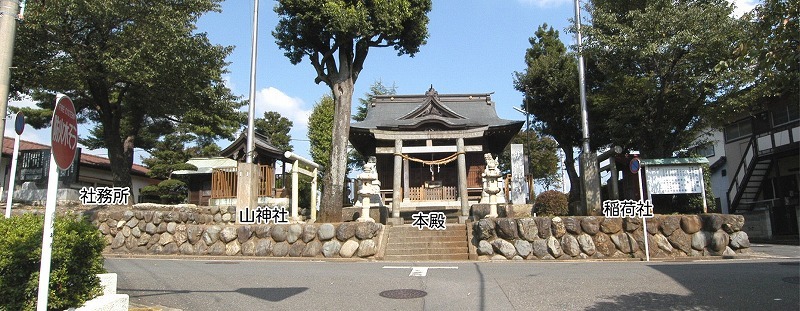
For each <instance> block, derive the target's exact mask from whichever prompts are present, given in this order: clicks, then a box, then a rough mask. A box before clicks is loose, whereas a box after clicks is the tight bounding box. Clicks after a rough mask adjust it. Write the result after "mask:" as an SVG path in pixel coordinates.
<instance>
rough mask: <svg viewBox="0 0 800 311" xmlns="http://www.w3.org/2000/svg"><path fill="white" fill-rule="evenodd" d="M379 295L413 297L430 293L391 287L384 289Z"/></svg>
mask: <svg viewBox="0 0 800 311" xmlns="http://www.w3.org/2000/svg"><path fill="white" fill-rule="evenodd" d="M379 295H380V296H381V297H385V298H390V299H412V298H422V297H425V295H428V293H427V292H425V291H421V290H417V289H391V290H386V291H382V292H381V293H380V294H379Z"/></svg>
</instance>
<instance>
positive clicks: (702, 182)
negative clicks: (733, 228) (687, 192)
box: [697, 165, 708, 214]
mask: <svg viewBox="0 0 800 311" xmlns="http://www.w3.org/2000/svg"><path fill="white" fill-rule="evenodd" d="M697 167H698V168H699V169H700V195H702V196H703V214H705V213H708V203H706V175H704V174H703V167H702V166H699V165H698V166H697Z"/></svg>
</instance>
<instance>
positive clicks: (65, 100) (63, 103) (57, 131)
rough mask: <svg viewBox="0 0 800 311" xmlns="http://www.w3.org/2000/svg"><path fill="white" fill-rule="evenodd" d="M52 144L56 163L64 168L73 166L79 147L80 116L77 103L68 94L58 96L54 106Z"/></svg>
mask: <svg viewBox="0 0 800 311" xmlns="http://www.w3.org/2000/svg"><path fill="white" fill-rule="evenodd" d="M51 146H52V149H53V157H55V161H56V165H57V166H58V168H60V169H62V170H67V169H69V167H70V166H72V160H74V159H75V151H76V150H77V147H78V117H77V116H76V115H75V105H73V104H72V100H71V99H69V97H67V96H66V95H59V96H58V97H56V106H55V107H54V108H53V121H52V135H51Z"/></svg>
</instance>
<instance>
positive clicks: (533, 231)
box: [517, 218, 539, 242]
mask: <svg viewBox="0 0 800 311" xmlns="http://www.w3.org/2000/svg"><path fill="white" fill-rule="evenodd" d="M517 233H518V234H519V237H520V238H522V239H525V240H526V241H528V242H531V241H533V240H535V239H536V238H537V236H538V235H539V228H538V227H537V226H536V222H535V221H534V220H533V218H520V219H517Z"/></svg>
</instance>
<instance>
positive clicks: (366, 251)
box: [357, 239, 378, 258]
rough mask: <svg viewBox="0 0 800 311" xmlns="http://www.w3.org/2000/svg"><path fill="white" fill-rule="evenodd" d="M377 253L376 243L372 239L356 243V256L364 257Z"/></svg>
mask: <svg viewBox="0 0 800 311" xmlns="http://www.w3.org/2000/svg"><path fill="white" fill-rule="evenodd" d="M377 253H378V245H377V244H376V243H375V241H373V240H371V239H370V240H363V241H361V243H359V245H358V254H357V256H358V257H361V258H364V257H369V256H373V255H375V254H377Z"/></svg>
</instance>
